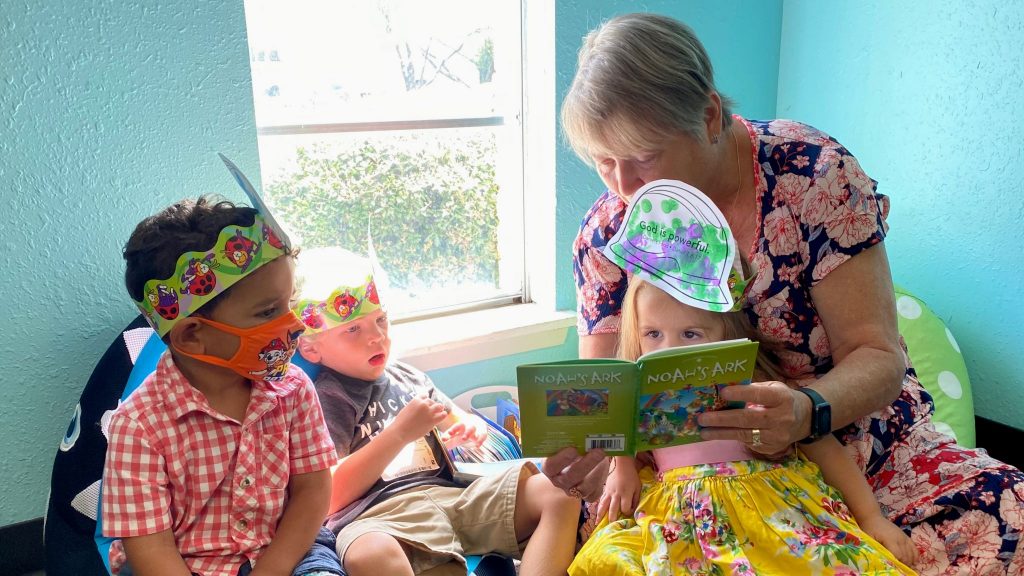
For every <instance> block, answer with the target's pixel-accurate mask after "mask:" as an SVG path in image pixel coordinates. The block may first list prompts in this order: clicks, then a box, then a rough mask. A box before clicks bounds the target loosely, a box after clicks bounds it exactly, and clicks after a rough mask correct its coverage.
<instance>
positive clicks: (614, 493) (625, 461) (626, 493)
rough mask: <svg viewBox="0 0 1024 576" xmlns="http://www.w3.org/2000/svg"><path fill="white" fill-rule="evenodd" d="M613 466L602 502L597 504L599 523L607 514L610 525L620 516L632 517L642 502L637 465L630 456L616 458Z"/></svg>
mask: <svg viewBox="0 0 1024 576" xmlns="http://www.w3.org/2000/svg"><path fill="white" fill-rule="evenodd" d="M613 464H614V467H613V468H612V469H611V471H610V472H609V473H608V482H607V483H606V484H605V485H604V492H603V493H602V494H601V501H600V502H598V504H597V518H598V521H600V518H601V516H604V515H605V512H607V513H608V523H609V524H610V523H612V522H615V521H616V520H618V519H619V517H620V516H632V514H633V511H634V510H636V505H637V503H638V502H639V501H640V475H639V474H638V473H637V470H636V463H635V462H634V461H633V459H632V458H630V457H628V456H616V457H615V458H614V460H613Z"/></svg>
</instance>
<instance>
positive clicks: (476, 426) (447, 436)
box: [441, 414, 487, 448]
mask: <svg viewBox="0 0 1024 576" xmlns="http://www.w3.org/2000/svg"><path fill="white" fill-rule="evenodd" d="M441 438H442V439H443V440H444V445H445V447H446V448H454V447H456V446H461V445H463V444H465V445H466V446H469V447H470V448H477V447H479V446H480V445H481V444H483V443H484V440H487V422H484V419H483V418H481V417H479V416H477V415H476V414H464V415H463V417H462V418H460V419H459V421H458V422H456V423H455V424H452V425H451V426H449V427H448V429H447V430H445V431H444V434H442V436H441Z"/></svg>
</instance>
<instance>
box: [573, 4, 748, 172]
mask: <svg viewBox="0 0 1024 576" xmlns="http://www.w3.org/2000/svg"><path fill="white" fill-rule="evenodd" d="M712 91H715V92H718V89H717V88H715V81H714V72H713V70H712V67H711V60H710V59H709V58H708V54H707V52H706V51H705V50H704V46H703V45H702V44H701V43H700V40H698V39H697V36H696V34H694V32H693V30H692V29H690V27H689V26H687V25H686V24H683V23H682V22H679V21H678V20H674V19H672V18H669V17H667V16H662V15H659V14H646V13H638V14H626V15H623V16H618V17H615V18H612V19H611V20H609V21H607V22H605V23H604V24H602V25H601V26H600V27H598V28H597V29H595V30H593V31H592V32H590V33H589V34H587V36H586V37H585V38H584V39H583V46H582V47H581V48H580V52H579V62H578V65H577V69H576V77H575V78H574V79H573V82H572V86H571V87H570V88H569V93H568V94H567V95H566V97H565V100H564V101H563V103H562V129H563V130H564V132H565V136H566V138H567V139H568V141H569V144H570V145H571V146H572V148H573V150H575V152H576V154H577V155H579V157H580V158H581V159H582V160H583V161H584V162H587V163H590V162H591V158H590V156H591V155H592V154H595V153H610V154H614V155H621V154H624V153H635V152H650V151H656V150H659V149H660V148H661V146H662V145H663V144H664V142H665V140H667V139H668V138H670V137H672V136H675V135H677V134H678V133H680V132H682V133H686V134H689V135H691V136H694V137H698V138H704V137H706V135H705V132H704V130H705V124H704V109H705V107H706V106H707V105H708V102H709V94H710V93H711V92H712ZM718 94H719V96H720V97H721V99H722V127H723V129H724V128H725V127H727V126H729V125H730V124H731V123H732V113H731V107H732V105H733V103H732V101H731V100H730V99H729V98H728V97H726V96H724V95H722V94H721V92H718Z"/></svg>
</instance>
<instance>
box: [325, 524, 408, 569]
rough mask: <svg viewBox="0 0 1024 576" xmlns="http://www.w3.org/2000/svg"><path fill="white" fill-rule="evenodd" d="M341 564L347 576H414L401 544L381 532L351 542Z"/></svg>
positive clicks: (370, 533) (371, 533)
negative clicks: (386, 575) (384, 575)
mask: <svg viewBox="0 0 1024 576" xmlns="http://www.w3.org/2000/svg"><path fill="white" fill-rule="evenodd" d="M342 564H344V566H345V572H347V573H348V575H349V576H380V575H381V574H388V575H391V574H394V575H396V576H414V574H413V571H412V565H411V564H409V557H408V556H407V555H406V553H405V549H404V548H403V547H402V544H401V543H400V542H399V541H398V540H396V539H395V538H394V537H393V536H389V535H387V534H385V533H383V532H369V533H367V534H363V535H362V536H360V537H359V538H356V539H355V540H353V541H352V544H350V545H349V547H348V549H347V550H345V558H343V559H342Z"/></svg>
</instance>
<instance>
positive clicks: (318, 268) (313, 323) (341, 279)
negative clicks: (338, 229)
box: [292, 242, 383, 334]
mask: <svg viewBox="0 0 1024 576" xmlns="http://www.w3.org/2000/svg"><path fill="white" fill-rule="evenodd" d="M371 253H372V242H371ZM375 269H376V266H374V260H373V259H372V258H364V257H362V256H359V255H356V254H354V253H352V252H349V251H348V250H345V249H343V248H337V247H327V248H313V249H311V250H303V252H302V254H300V255H299V258H298V265H297V266H296V270H295V282H296V287H297V291H298V298H297V300H296V301H295V304H294V305H293V306H292V311H294V312H295V314H296V315H297V316H298V317H299V319H300V320H302V323H303V324H305V325H306V333H307V334H316V333H317V332H322V331H324V330H330V329H331V328H335V327H337V326H340V325H342V324H346V323H348V322H352V321H353V320H356V319H357V318H361V317H363V316H366V315H367V314H370V313H372V312H375V311H377V310H381V309H383V306H382V305H381V303H380V297H379V295H378V292H377V283H376V282H374V271H375Z"/></svg>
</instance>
